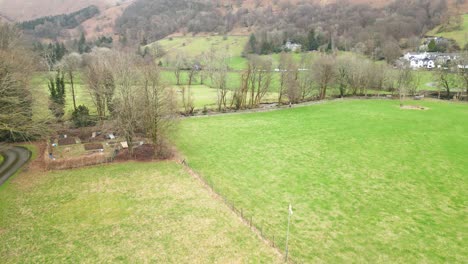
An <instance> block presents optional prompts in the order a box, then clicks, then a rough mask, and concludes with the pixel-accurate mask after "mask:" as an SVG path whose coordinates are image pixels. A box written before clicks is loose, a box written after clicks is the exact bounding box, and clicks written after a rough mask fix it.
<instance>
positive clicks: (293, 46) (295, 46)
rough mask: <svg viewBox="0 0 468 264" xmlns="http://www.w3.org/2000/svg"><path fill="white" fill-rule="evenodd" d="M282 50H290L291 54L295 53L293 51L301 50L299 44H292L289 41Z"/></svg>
mask: <svg viewBox="0 0 468 264" xmlns="http://www.w3.org/2000/svg"><path fill="white" fill-rule="evenodd" d="M284 48H285V49H287V50H290V51H292V52H295V51H298V50H300V49H301V48H302V45H301V44H297V43H292V42H291V41H288V42H286V44H285V45H284Z"/></svg>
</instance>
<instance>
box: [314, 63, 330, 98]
mask: <svg viewBox="0 0 468 264" xmlns="http://www.w3.org/2000/svg"><path fill="white" fill-rule="evenodd" d="M313 68H314V79H315V82H316V83H317V85H318V86H319V99H320V100H323V99H325V97H326V96H327V89H328V87H329V86H330V85H331V84H332V82H333V80H334V78H335V58H334V57H332V56H330V55H322V56H321V57H320V58H318V59H317V60H316V61H315V62H314V65H313Z"/></svg>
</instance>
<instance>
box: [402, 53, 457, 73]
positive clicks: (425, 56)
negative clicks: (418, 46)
mask: <svg viewBox="0 0 468 264" xmlns="http://www.w3.org/2000/svg"><path fill="white" fill-rule="evenodd" d="M457 58H458V55H457V54H452V53H438V52H423V53H411V52H408V53H406V54H405V55H404V56H403V60H406V61H408V62H409V63H410V67H411V68H413V69H419V68H425V69H434V68H436V67H439V68H440V67H441V66H443V65H445V64H447V63H449V62H451V61H454V60H456V59H457Z"/></svg>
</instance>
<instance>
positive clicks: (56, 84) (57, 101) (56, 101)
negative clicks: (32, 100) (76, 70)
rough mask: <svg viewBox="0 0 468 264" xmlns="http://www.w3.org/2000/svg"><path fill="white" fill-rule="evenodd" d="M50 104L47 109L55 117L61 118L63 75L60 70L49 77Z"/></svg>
mask: <svg viewBox="0 0 468 264" xmlns="http://www.w3.org/2000/svg"><path fill="white" fill-rule="evenodd" d="M48 87H49V92H50V104H49V109H50V110H51V111H52V113H53V114H54V116H55V117H56V118H61V117H62V116H63V115H64V113H65V111H64V109H65V75H64V74H63V72H61V71H60V70H58V71H57V74H56V76H55V78H50V79H49V83H48Z"/></svg>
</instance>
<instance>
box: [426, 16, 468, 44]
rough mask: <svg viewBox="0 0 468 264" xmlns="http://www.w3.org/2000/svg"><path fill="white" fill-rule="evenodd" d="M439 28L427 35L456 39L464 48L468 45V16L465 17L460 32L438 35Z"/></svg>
mask: <svg viewBox="0 0 468 264" xmlns="http://www.w3.org/2000/svg"><path fill="white" fill-rule="evenodd" d="M438 30H439V27H436V28H435V29H433V30H431V31H429V32H428V33H427V34H426V35H428V36H436V37H444V38H449V39H454V40H455V41H456V42H457V43H458V45H459V46H460V47H461V48H463V47H464V46H465V45H466V44H467V43H468V14H465V15H463V23H462V26H461V28H460V29H459V30H454V31H450V32H440V33H437V32H438Z"/></svg>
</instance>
